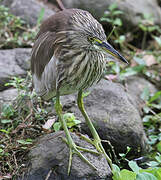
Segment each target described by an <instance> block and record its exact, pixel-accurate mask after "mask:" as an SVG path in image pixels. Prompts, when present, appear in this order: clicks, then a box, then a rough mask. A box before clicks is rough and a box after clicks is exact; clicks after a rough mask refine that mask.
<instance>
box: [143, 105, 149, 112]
mask: <svg viewBox="0 0 161 180" xmlns="http://www.w3.org/2000/svg"><path fill="white" fill-rule="evenodd" d="M143 110H144V112H145V113H149V112H150V110H151V109H150V108H149V107H148V106H144V107H143Z"/></svg>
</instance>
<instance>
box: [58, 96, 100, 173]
mask: <svg viewBox="0 0 161 180" xmlns="http://www.w3.org/2000/svg"><path fill="white" fill-rule="evenodd" d="M55 110H56V113H57V114H58V117H59V120H60V122H61V124H62V126H63V129H64V132H65V135H66V139H65V138H64V139H63V140H64V141H65V142H66V143H67V144H68V146H69V148H70V155H69V165H68V174H69V173H70V169H71V163H72V155H73V154H77V155H78V156H79V157H80V158H81V159H82V160H84V161H85V162H86V163H87V164H88V165H90V166H91V167H92V168H94V169H95V170H96V167H94V166H93V165H92V164H91V163H90V162H89V161H88V160H87V159H86V157H85V156H83V154H82V153H81V152H80V151H86V152H90V153H94V154H98V153H97V152H95V151H92V150H90V149H86V148H82V147H79V146H77V145H76V144H75V143H74V141H73V139H72V138H71V135H70V133H69V130H68V128H67V125H66V122H65V120H64V119H63V117H62V106H61V103H60V98H59V94H57V96H56V103H55Z"/></svg>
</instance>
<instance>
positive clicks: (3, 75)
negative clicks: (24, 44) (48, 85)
mask: <svg viewBox="0 0 161 180" xmlns="http://www.w3.org/2000/svg"><path fill="white" fill-rule="evenodd" d="M30 52H31V49H29V48H28V49H25V48H17V49H9V50H0V67H1V68H0V91H2V90H4V89H6V88H8V87H6V86H4V85H5V83H7V82H8V81H9V79H10V78H11V77H12V76H24V75H26V70H29V69H30Z"/></svg>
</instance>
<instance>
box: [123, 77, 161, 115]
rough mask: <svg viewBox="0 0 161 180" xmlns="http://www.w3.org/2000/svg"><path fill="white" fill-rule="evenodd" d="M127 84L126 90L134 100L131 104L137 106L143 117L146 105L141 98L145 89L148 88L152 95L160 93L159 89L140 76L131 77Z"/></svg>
mask: <svg viewBox="0 0 161 180" xmlns="http://www.w3.org/2000/svg"><path fill="white" fill-rule="evenodd" d="M125 82H126V89H127V91H128V93H129V94H130V96H129V98H132V100H131V102H132V103H133V104H134V105H135V107H136V108H137V109H138V111H139V112H140V114H141V115H142V107H143V105H144V104H145V102H144V101H143V100H142V99H141V98H140V95H141V94H142V92H143V91H144V88H146V87H147V88H148V89H149V92H150V93H152V94H154V93H156V92H157V91H158V90H157V88H156V87H155V86H154V85H153V84H152V83H150V82H149V81H148V80H146V79H145V78H143V77H139V76H130V77H128V78H127V79H126V81H125Z"/></svg>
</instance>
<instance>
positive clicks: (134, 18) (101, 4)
mask: <svg viewBox="0 0 161 180" xmlns="http://www.w3.org/2000/svg"><path fill="white" fill-rule="evenodd" d="M62 2H63V4H64V5H65V7H67V8H80V9H84V10H87V11H89V12H91V13H92V14H93V16H94V17H96V18H97V19H98V20H99V19H100V18H101V17H102V16H103V13H104V11H106V10H107V9H108V7H109V6H110V5H111V4H112V3H117V6H118V9H119V10H122V11H123V12H124V14H123V16H122V18H123V20H124V22H126V23H124V26H128V28H129V27H134V26H137V25H138V23H139V22H140V20H141V18H142V16H143V14H151V15H152V16H153V17H154V22H155V23H156V24H159V25H161V8H160V7H159V5H158V3H157V0H141V1H140V0H120V1H118V0H108V1H107V0H99V1H98V0H92V1H87V0H79V1H75V0H68V1H66V0H62Z"/></svg>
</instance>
